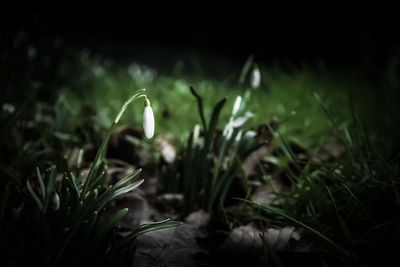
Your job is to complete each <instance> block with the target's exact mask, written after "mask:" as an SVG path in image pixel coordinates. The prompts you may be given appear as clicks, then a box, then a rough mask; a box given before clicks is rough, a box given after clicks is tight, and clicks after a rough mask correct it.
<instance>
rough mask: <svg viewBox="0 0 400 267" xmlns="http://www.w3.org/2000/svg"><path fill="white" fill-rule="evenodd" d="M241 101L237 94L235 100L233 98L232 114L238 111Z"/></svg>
mask: <svg viewBox="0 0 400 267" xmlns="http://www.w3.org/2000/svg"><path fill="white" fill-rule="evenodd" d="M241 103H242V97H241V96H237V97H236V100H235V104H234V105H233V110H232V114H233V115H235V114H236V113H237V112H238V111H239V109H240V104H241Z"/></svg>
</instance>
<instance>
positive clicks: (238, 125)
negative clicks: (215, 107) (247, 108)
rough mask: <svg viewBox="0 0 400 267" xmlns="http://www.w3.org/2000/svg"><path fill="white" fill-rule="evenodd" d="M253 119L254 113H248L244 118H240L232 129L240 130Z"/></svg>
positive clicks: (233, 123)
mask: <svg viewBox="0 0 400 267" xmlns="http://www.w3.org/2000/svg"><path fill="white" fill-rule="evenodd" d="M251 117H253V113H251V112H246V113H245V114H244V115H243V116H240V117H239V118H237V119H235V120H234V121H233V122H232V127H234V128H238V127H241V126H243V125H244V124H245V123H246V122H247V121H248V119H250V118H251Z"/></svg>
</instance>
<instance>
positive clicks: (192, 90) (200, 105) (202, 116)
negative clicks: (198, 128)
mask: <svg viewBox="0 0 400 267" xmlns="http://www.w3.org/2000/svg"><path fill="white" fill-rule="evenodd" d="M190 92H191V93H192V94H193V95H194V96H195V97H196V99H197V106H198V108H199V114H200V118H201V122H202V123H203V129H204V132H206V131H207V123H206V118H205V116H204V111H203V100H202V98H201V96H200V95H199V94H198V93H197V92H196V90H194V88H193V87H192V86H190Z"/></svg>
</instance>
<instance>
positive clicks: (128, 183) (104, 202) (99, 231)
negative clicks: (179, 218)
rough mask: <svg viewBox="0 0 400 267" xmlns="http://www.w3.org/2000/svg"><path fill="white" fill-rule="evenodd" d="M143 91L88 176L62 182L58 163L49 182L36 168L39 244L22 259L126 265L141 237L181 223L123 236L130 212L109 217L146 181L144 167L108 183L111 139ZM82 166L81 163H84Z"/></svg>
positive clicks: (145, 228) (35, 229)
mask: <svg viewBox="0 0 400 267" xmlns="http://www.w3.org/2000/svg"><path fill="white" fill-rule="evenodd" d="M143 92H144V90H139V91H138V92H136V93H135V94H134V95H132V96H131V97H130V98H129V100H128V101H126V102H125V104H124V105H123V107H122V109H121V111H120V112H119V113H118V115H117V116H116V119H115V120H114V122H113V124H112V126H111V127H110V129H109V131H108V133H107V135H106V137H105V138H104V139H103V142H102V144H101V146H100V148H99V150H98V152H97V154H96V157H95V160H94V162H93V163H92V165H91V168H90V170H89V173H88V175H87V176H86V177H84V176H82V175H78V176H76V175H75V174H74V172H66V173H64V174H63V175H62V178H61V179H57V172H56V167H55V166H54V165H53V166H52V167H51V168H50V169H49V171H48V175H47V178H46V177H43V175H42V173H41V171H40V170H39V168H37V169H36V170H37V179H38V183H39V189H40V190H39V192H40V193H39V194H37V193H36V192H35V190H34V188H33V187H32V186H31V183H30V181H27V189H28V191H29V193H30V194H31V196H32V198H33V200H34V202H35V203H36V205H37V207H38V210H39V211H40V212H39V214H38V215H37V220H34V221H33V222H32V227H33V228H32V229H31V230H30V231H32V232H31V234H32V235H34V236H35V237H36V240H35V242H37V244H38V246H34V247H32V248H30V249H33V251H31V252H30V253H29V254H28V255H25V257H24V256H22V257H21V260H22V261H29V262H34V263H35V264H38V265H40V266H59V265H69V264H73V263H79V265H85V266H109V265H112V264H118V266H120V265H121V264H123V263H124V264H129V260H128V262H125V261H127V259H129V258H131V260H130V261H131V262H132V260H133V255H134V251H133V249H134V244H135V239H136V237H137V236H138V235H140V234H143V233H145V232H149V231H154V230H157V229H164V228H170V227H176V226H178V225H180V223H179V222H175V221H171V220H169V219H167V220H164V221H161V222H156V223H150V224H144V225H140V226H139V227H138V228H136V229H134V230H133V231H132V232H131V233H130V234H128V235H127V236H125V237H122V236H120V235H119V234H118V227H117V225H118V222H119V221H120V220H121V219H122V218H123V217H124V216H125V215H126V214H127V212H128V209H122V210H120V211H117V212H116V213H114V214H113V215H111V216H107V214H106V208H107V206H109V205H110V203H111V202H112V201H113V200H114V199H116V198H117V197H119V196H120V195H123V194H125V193H127V192H129V191H131V190H134V189H135V188H137V187H138V186H140V184H142V183H143V180H139V181H136V182H133V183H132V180H133V179H134V178H135V176H136V175H137V174H138V173H139V172H140V171H141V170H140V169H139V170H137V171H135V172H133V173H132V174H130V175H128V176H127V177H125V178H123V179H121V180H119V181H118V182H117V183H116V184H115V185H112V186H111V185H110V186H105V185H104V179H105V175H106V172H107V164H106V158H105V155H106V148H107V146H106V145H107V143H108V140H109V138H110V136H111V134H112V133H113V131H114V129H115V126H116V125H117V123H118V121H119V119H120V118H121V116H122V114H123V113H124V111H125V110H126V108H127V107H128V105H129V104H130V103H131V102H132V101H134V100H136V99H139V98H141V97H143V96H144V94H143ZM79 160H80V158H79V157H78V161H79ZM77 165H78V166H79V165H80V164H79V162H78V164H77ZM76 173H78V171H77V172H76ZM46 180H47V183H46V184H45V181H46ZM24 212H25V213H26V212H27V211H24ZM27 241H28V240H27ZM26 245H28V244H26ZM117 248H118V249H117ZM9 256H10V255H9Z"/></svg>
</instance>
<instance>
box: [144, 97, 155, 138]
mask: <svg viewBox="0 0 400 267" xmlns="http://www.w3.org/2000/svg"><path fill="white" fill-rule="evenodd" d="M144 105H145V108H144V112H143V130H144V135H145V136H146V138H148V139H150V138H152V137H153V135H154V114H153V109H152V108H151V106H150V101H149V99H147V97H146V100H145V103H144Z"/></svg>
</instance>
